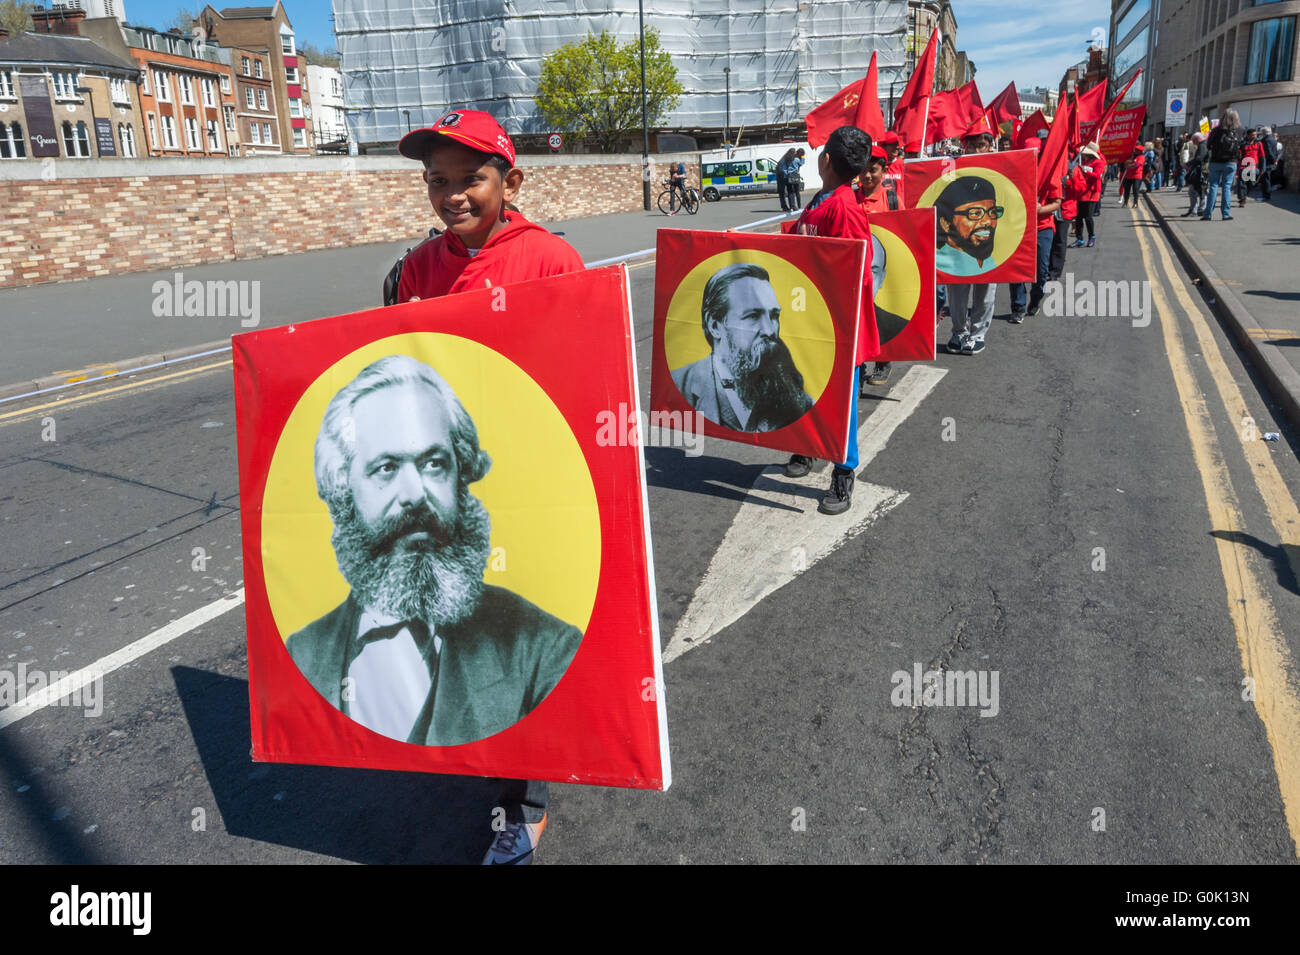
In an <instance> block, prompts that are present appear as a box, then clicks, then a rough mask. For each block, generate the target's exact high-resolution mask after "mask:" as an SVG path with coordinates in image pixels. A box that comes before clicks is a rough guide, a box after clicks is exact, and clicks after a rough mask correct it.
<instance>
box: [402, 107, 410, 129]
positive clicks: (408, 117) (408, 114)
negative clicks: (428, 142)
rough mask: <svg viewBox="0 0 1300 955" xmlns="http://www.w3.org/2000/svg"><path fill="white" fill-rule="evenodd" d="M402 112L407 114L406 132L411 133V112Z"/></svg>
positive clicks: (407, 110) (405, 110) (406, 110)
mask: <svg viewBox="0 0 1300 955" xmlns="http://www.w3.org/2000/svg"><path fill="white" fill-rule="evenodd" d="M402 112H403V113H404V114H406V131H407V132H408V133H409V132H410V131H411V111H410V110H409V109H404V110H402Z"/></svg>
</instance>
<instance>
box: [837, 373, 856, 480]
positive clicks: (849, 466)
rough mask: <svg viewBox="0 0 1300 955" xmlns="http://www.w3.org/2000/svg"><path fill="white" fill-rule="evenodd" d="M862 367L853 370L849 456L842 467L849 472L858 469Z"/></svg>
mask: <svg viewBox="0 0 1300 955" xmlns="http://www.w3.org/2000/svg"><path fill="white" fill-rule="evenodd" d="M861 379H862V366H861V365H858V366H856V367H855V368H854V369H853V398H852V400H851V401H850V402H849V456H848V459H847V460H845V462H844V463H843V464H841V465H838V467H840V468H844V469H846V470H849V471H856V470H857V469H858V389H859V388H861V387H862V380H861Z"/></svg>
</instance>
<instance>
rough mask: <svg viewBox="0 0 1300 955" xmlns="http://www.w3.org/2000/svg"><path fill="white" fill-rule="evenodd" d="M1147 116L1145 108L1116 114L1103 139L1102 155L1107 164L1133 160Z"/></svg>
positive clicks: (1121, 111)
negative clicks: (1134, 150)
mask: <svg viewBox="0 0 1300 955" xmlns="http://www.w3.org/2000/svg"><path fill="white" fill-rule="evenodd" d="M1146 116H1147V108H1146V107H1145V106H1135V107H1133V109H1121V110H1119V111H1118V112H1116V113H1115V116H1114V118H1112V119H1111V121H1110V123H1109V124H1107V126H1106V133H1105V135H1103V136H1102V137H1101V154H1102V156H1103V157H1104V158H1105V160H1106V162H1108V163H1123V162H1128V161H1129V160H1130V159H1132V158H1133V149H1134V148H1135V147H1136V146H1137V141H1138V134H1139V133H1141V132H1142V123H1143V121H1144V120H1145V119H1146Z"/></svg>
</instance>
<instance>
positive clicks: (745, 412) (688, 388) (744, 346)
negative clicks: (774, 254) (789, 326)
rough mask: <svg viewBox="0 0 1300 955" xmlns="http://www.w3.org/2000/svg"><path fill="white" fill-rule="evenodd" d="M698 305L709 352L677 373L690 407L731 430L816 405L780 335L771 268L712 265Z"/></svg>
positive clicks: (765, 427)
mask: <svg viewBox="0 0 1300 955" xmlns="http://www.w3.org/2000/svg"><path fill="white" fill-rule="evenodd" d="M700 313H701V323H702V324H703V326H704V337H705V338H706V339H707V340H708V342H709V347H710V348H711V350H712V351H711V354H709V355H708V356H707V357H705V358H701V359H700V360H699V361H695V362H692V363H691V364H689V365H685V366H683V367H681V368H678V369H676V370H675V371H673V373H672V376H673V384H675V385H676V386H677V389H678V390H679V391H680V392H681V393H682V396H683V397H684V398H685V399H686V401H687V402H688V403H689V404H690V406H691V407H692V408H694V409H695V410H696V411H698V412H700V414H702V415H704V417H706V418H708V419H709V420H710V421H712V422H714V423H715V424H720V425H722V426H723V427H725V428H730V429H731V430H733V431H775V430H776V429H777V428H784V427H785V426H786V425H788V424H793V423H794V422H795V421H797V420H798V419H799V418H800V417H801V416H802V415H803V414H804V413H805V412H807V411H808V410H809V409H810V408H811V407H812V406H813V400H812V398H810V397H809V396H808V394H807V392H805V391H804V388H803V375H802V374H801V373H800V372H799V369H798V367H796V365H795V363H794V356H793V355H791V354H790V349H789V348H788V347H787V346H786V344H785V342H783V341H782V340H781V306H780V303H779V302H778V301H777V297H776V291H775V290H774V289H773V288H772V282H771V280H770V279H769V277H768V273H767V270H766V269H764V268H762V267H761V266H758V265H754V264H752V263H748V262H741V263H737V264H734V265H728V266H725V267H724V268H721V269H719V270H718V271H717V272H714V273H713V275H712V276H710V278H709V280H708V282H706V283H705V285H704V295H703V297H702V301H701V306H700Z"/></svg>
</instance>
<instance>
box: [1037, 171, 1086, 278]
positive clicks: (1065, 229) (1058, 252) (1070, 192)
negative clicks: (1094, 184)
mask: <svg viewBox="0 0 1300 955" xmlns="http://www.w3.org/2000/svg"><path fill="white" fill-rule="evenodd" d="M1087 191H1088V180H1087V179H1085V178H1084V175H1083V170H1082V169H1081V168H1080V165H1079V155H1078V153H1074V154H1073V155H1071V156H1070V165H1069V168H1067V169H1066V171H1065V175H1064V176H1063V177H1062V178H1061V214H1060V215H1059V216H1056V217H1055V220H1054V222H1053V231H1054V236H1053V238H1052V256H1051V264H1050V268H1049V270H1048V276H1047V277H1048V280H1049V281H1052V280H1055V279H1058V278H1060V277H1061V274H1062V273H1063V272H1064V271H1065V252H1066V249H1068V248H1069V246H1070V230H1071V229H1072V228H1073V227H1074V220H1075V217H1076V216H1078V214H1079V200H1080V199H1082V198H1083V196H1084V194H1085V193H1086V192H1087Z"/></svg>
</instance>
